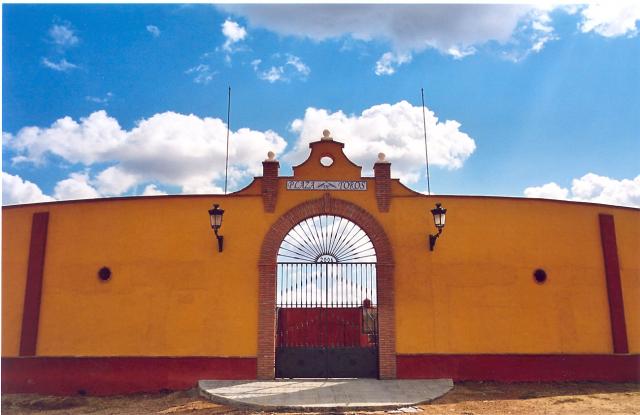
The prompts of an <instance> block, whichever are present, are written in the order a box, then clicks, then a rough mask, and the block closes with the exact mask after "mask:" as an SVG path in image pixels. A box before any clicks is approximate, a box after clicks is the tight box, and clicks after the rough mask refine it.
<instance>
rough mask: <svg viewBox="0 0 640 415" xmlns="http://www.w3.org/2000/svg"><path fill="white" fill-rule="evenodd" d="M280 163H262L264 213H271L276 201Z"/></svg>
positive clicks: (269, 161) (268, 161) (270, 161)
mask: <svg viewBox="0 0 640 415" xmlns="http://www.w3.org/2000/svg"><path fill="white" fill-rule="evenodd" d="M279 168H280V163H278V161H276V160H265V161H263V162H262V204H263V206H264V211H265V212H269V213H273V212H274V211H275V210H276V202H277V201H278V169H279Z"/></svg>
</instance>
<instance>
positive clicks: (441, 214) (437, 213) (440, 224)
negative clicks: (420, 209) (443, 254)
mask: <svg viewBox="0 0 640 415" xmlns="http://www.w3.org/2000/svg"><path fill="white" fill-rule="evenodd" d="M431 214H432V215H433V222H434V223H435V225H436V228H438V233H437V234H435V235H429V250H431V251H433V249H434V248H435V246H436V240H437V239H438V238H439V237H440V234H441V233H442V229H443V228H444V219H445V215H446V214H447V209H444V208H443V207H442V205H441V204H440V203H436V208H435V209H431Z"/></svg>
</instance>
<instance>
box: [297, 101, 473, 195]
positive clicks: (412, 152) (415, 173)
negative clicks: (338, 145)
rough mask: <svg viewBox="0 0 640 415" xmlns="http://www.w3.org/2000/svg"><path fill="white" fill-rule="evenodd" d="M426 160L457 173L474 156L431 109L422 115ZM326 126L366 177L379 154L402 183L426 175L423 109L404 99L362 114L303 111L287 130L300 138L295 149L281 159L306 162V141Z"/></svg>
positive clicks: (451, 124)
mask: <svg viewBox="0 0 640 415" xmlns="http://www.w3.org/2000/svg"><path fill="white" fill-rule="evenodd" d="M426 124H427V136H428V144H429V161H430V164H431V165H433V166H439V167H445V168H448V169H457V168H460V167H462V165H463V164H464V162H465V160H466V159H467V158H468V157H469V156H470V155H471V154H472V153H473V152H474V150H475V148H476V144H475V142H474V140H473V139H472V138H471V137H469V136H468V135H467V134H465V133H463V132H462V131H460V123H458V122H457V121H454V120H447V121H444V122H440V121H438V119H437V118H436V117H435V115H434V113H433V112H432V111H430V110H428V111H427V112H426ZM325 128H327V129H329V130H330V131H331V134H332V136H333V137H334V138H335V139H336V140H338V141H343V142H345V143H346V146H345V152H346V154H347V155H348V156H349V158H351V159H352V160H354V161H355V162H356V163H358V164H360V165H362V166H363V168H364V171H365V172H368V174H370V172H371V169H372V165H373V162H374V161H375V160H376V158H377V154H378V153H379V152H383V153H385V154H386V155H387V159H388V160H389V161H391V162H393V163H394V164H393V172H394V174H397V175H398V176H399V177H400V178H401V179H403V181H404V182H405V183H414V182H416V181H417V180H418V179H419V178H420V177H421V176H422V175H424V174H425V156H424V135H423V134H424V133H423V124H422V107H416V106H413V105H411V104H410V103H408V102H406V101H401V102H398V103H396V104H381V105H375V106H373V107H371V108H368V109H366V110H364V111H363V112H362V113H361V114H360V115H347V114H345V113H343V112H342V111H337V112H333V113H331V112H329V111H327V110H325V109H316V108H307V110H306V111H305V114H304V118H302V119H296V120H294V121H293V122H292V124H291V130H292V131H293V132H294V133H297V134H298V136H299V138H298V141H297V142H296V145H295V147H294V149H293V150H292V151H291V152H290V153H288V154H286V155H285V156H284V158H285V159H286V160H287V161H289V162H291V163H292V164H294V165H295V164H298V163H300V162H302V161H303V160H304V158H305V157H306V154H307V151H308V143H309V142H311V141H316V140H317V139H318V138H319V132H320V131H322V130H324V129H325Z"/></svg>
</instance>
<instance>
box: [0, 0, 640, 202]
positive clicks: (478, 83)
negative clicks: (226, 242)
mask: <svg viewBox="0 0 640 415" xmlns="http://www.w3.org/2000/svg"><path fill="white" fill-rule="evenodd" d="M2 11H3V22H2V24H3V28H2V31H3V33H2V35H3V40H2V50H3V72H2V74H3V85H2V87H3V89H2V90H3V96H2V100H3V101H2V104H3V112H2V131H3V152H2V161H3V167H2V171H3V204H15V203H29V202H36V201H43V200H65V199H75V198H90V197H110V196H128V195H143V194H145V195H154V194H163V193H169V194H178V193H216V192H220V191H221V189H222V187H223V183H224V146H225V145H224V142H225V139H226V104H227V88H228V86H231V88H232V109H231V123H230V124H231V131H232V134H231V153H230V163H231V169H230V171H231V173H230V178H229V189H230V190H231V191H233V190H238V189H240V188H241V187H243V186H244V185H246V184H247V183H248V182H249V181H250V180H251V178H252V177H253V176H256V175H260V169H261V164H260V162H261V161H262V160H263V159H264V158H265V157H266V153H267V151H269V150H273V151H275V152H276V153H277V157H278V159H279V160H280V161H281V166H282V167H281V174H290V172H291V168H290V166H291V165H292V164H293V165H295V164H297V163H299V162H301V161H303V160H304V158H305V156H306V151H307V143H308V142H310V141H315V140H316V139H318V138H319V137H320V136H321V132H322V130H323V129H324V128H328V129H329V130H331V131H332V133H333V136H334V138H335V139H337V140H339V141H343V142H345V143H346V148H345V150H346V152H347V154H348V155H349V156H350V157H351V158H352V159H354V160H355V161H356V162H357V163H359V164H361V165H363V167H364V168H365V172H370V169H371V167H372V164H373V162H374V161H375V159H376V155H377V153H378V152H380V151H383V152H385V153H386V154H387V158H388V159H389V160H390V161H391V162H392V163H393V164H392V172H393V173H392V174H393V175H394V176H396V177H400V178H401V180H402V181H403V182H404V183H405V184H407V185H408V186H409V187H411V188H413V189H415V190H418V191H425V190H426V179H425V168H424V139H423V132H422V118H421V117H422V112H421V111H422V110H421V101H420V88H424V91H425V100H426V106H427V127H428V137H429V146H430V148H429V150H430V160H431V184H432V191H433V192H435V193H437V194H467V195H505V196H529V197H549V198H559V199H569V200H582V201H592V202H601V203H611V204H618V205H628V206H640V167H639V165H640V163H638V159H639V158H640V157H639V156H640V38H639V37H638V33H637V32H638V19H640V6H638V5H637V2H628V3H622V2H620V3H616V4H615V5H597V4H591V5H589V6H558V7H554V8H552V7H546V8H539V7H531V6H524V5H516V6H508V5H497V6H495V5H494V6H481V5H404V6H391V5H351V6H348V5H278V6H274V5H261V6H257V5H254V6H240V5H225V6H212V5H132V4H121V5H108V4H102V5H17V4H11V5H7V4H5V5H3V9H2Z"/></svg>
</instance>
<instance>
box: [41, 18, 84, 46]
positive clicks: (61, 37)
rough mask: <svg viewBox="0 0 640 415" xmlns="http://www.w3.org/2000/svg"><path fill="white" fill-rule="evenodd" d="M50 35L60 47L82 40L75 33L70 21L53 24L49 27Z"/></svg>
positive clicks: (72, 44)
mask: <svg viewBox="0 0 640 415" xmlns="http://www.w3.org/2000/svg"><path fill="white" fill-rule="evenodd" d="M49 37H50V38H51V41H52V42H53V43H55V44H56V45H57V46H60V47H70V46H74V45H76V44H78V42H79V41H80V39H78V37H77V36H76V35H75V33H74V30H73V28H72V27H71V24H70V23H68V22H65V23H63V24H54V25H53V26H51V28H50V29H49Z"/></svg>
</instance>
